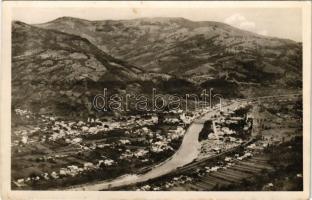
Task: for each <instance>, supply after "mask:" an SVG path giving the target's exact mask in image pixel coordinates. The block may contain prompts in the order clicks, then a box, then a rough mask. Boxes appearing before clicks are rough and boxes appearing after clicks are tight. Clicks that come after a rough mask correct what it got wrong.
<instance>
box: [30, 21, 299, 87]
mask: <svg viewBox="0 0 312 200" xmlns="http://www.w3.org/2000/svg"><path fill="white" fill-rule="evenodd" d="M36 26H38V27H42V28H47V29H54V30H59V31H62V32H66V33H71V34H78V35H80V36H81V37H85V38H87V39H88V40H90V41H91V42H92V43H93V44H94V45H96V46H97V47H98V48H100V49H102V50H104V51H105V52H108V53H109V54H111V55H113V56H116V57H118V58H121V59H123V60H126V61H128V62H129V63H132V64H135V65H137V66H139V67H141V68H142V69H145V70H147V71H154V72H162V73H169V74H175V75H178V76H181V77H184V78H186V79H188V80H190V81H193V82H196V83H203V82H205V81H207V80H211V79H213V78H217V79H219V78H220V79H226V80H229V81H232V82H237V83H246V84H272V83H274V84H278V85H281V86H283V87H298V85H299V87H300V83H296V80H298V79H301V71H302V69H301V63H302V61H301V60H302V55H301V54H302V49H301V48H302V46H301V44H300V43H297V42H294V41H291V40H288V39H279V38H273V37H266V36H262V35H258V34H255V33H252V32H248V31H244V30H240V29H238V28H235V27H232V26H230V25H227V24H224V23H220V22H212V21H200V22H194V21H190V20H187V19H184V18H140V19H133V20H103V21H88V20H82V19H77V18H71V17H62V18H58V19H56V20H54V21H51V22H48V23H44V24H38V25H36ZM285 76H286V77H287V81H286V82H285V81H283V80H282V78H283V77H285Z"/></svg>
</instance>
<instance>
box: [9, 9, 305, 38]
mask: <svg viewBox="0 0 312 200" xmlns="http://www.w3.org/2000/svg"><path fill="white" fill-rule="evenodd" d="M62 16H70V17H78V18H82V19H87V20H108V19H113V20H118V19H134V18H141V17H183V18H186V19H189V20H193V21H218V22H224V23H227V24H230V25H232V26H235V27H238V28H240V29H244V30H248V31H252V32H255V33H258V34H262V35H267V36H273V37H279V38H287V39H291V40H294V41H297V42H301V41H302V10H301V8H300V7H278V8H274V7H255V6H253V7H241V8H238V7H234V8H232V7H229V6H227V7H220V6H219V7H205V6H196V7H192V6H190V7H185V6H181V7H172V6H171V7H170V6H168V7H164V6H162V7H151V6H150V7H142V6H117V7H113V6H109V7H108V6H104V7H103V6H98V7H77V6H76V7H46V6H45V7H44V6H43V7H27V8H26V7H16V8H14V9H13V19H14V20H20V21H23V22H25V23H29V24H37V23H44V22H48V21H51V20H54V19H56V18H58V17H62Z"/></svg>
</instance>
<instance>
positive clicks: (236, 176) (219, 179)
mask: <svg viewBox="0 0 312 200" xmlns="http://www.w3.org/2000/svg"><path fill="white" fill-rule="evenodd" d="M269 160H270V159H269V157H268V156H267V155H258V156H254V157H252V158H249V159H246V160H235V161H234V163H233V165H232V166H229V167H227V168H224V169H220V170H218V171H214V172H210V173H207V174H205V175H203V176H201V177H199V178H198V180H196V181H194V182H192V183H188V184H183V185H178V186H176V187H172V188H171V189H170V190H172V191H177V190H180V191H181V190H183V191H194V190H195V191H211V190H217V189H219V188H226V187H229V186H231V185H234V184H239V183H242V182H243V181H244V180H248V179H250V178H253V177H255V176H259V175H261V174H262V173H263V172H272V171H274V169H273V167H272V166H271V165H270V164H269Z"/></svg>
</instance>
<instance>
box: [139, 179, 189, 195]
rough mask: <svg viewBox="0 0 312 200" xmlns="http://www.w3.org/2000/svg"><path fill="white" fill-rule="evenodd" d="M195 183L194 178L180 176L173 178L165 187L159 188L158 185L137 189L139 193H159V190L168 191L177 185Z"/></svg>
mask: <svg viewBox="0 0 312 200" xmlns="http://www.w3.org/2000/svg"><path fill="white" fill-rule="evenodd" d="M192 181H193V178H192V177H189V176H187V175H179V176H175V177H173V178H171V179H170V180H169V181H167V182H166V183H165V184H164V185H161V186H157V185H148V184H146V185H143V186H141V187H139V188H138V189H137V191H159V190H167V189H169V188H171V187H174V186H176V185H180V184H186V183H190V182H192Z"/></svg>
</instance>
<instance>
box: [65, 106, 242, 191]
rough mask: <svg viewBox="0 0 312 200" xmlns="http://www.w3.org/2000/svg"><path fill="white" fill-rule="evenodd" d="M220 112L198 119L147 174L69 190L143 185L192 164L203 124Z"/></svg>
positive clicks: (213, 112)
mask: <svg viewBox="0 0 312 200" xmlns="http://www.w3.org/2000/svg"><path fill="white" fill-rule="evenodd" d="M239 104H240V103H239V102H235V103H233V104H230V105H227V106H225V107H224V110H227V109H229V110H233V109H234V108H235V107H236V106H238V105H239ZM218 112H219V110H218V109H214V110H212V111H210V112H208V113H206V114H204V115H203V116H201V117H199V118H198V119H196V120H195V121H194V122H193V123H192V124H191V125H190V126H189V128H188V129H187V130H186V133H185V135H184V138H183V140H182V143H181V146H180V148H179V149H178V150H177V151H176V153H175V154H174V155H173V156H172V157H170V158H169V159H167V160H165V161H164V162H162V163H160V164H158V165H156V166H154V167H153V168H152V169H151V170H150V171H148V172H146V173H145V174H130V175H124V176H120V177H118V178H116V179H113V180H110V181H101V182H97V183H89V184H86V185H80V186H73V187H71V188H69V189H68V190H88V191H99V190H107V189H110V188H114V187H120V186H127V185H131V184H136V183H141V182H145V181H147V180H150V179H154V178H157V177H159V176H163V175H165V174H168V173H170V172H172V171H174V170H176V169H177V168H178V167H181V166H184V165H186V164H188V163H190V162H192V161H193V160H194V159H195V158H197V155H198V154H199V151H200V143H199V141H198V136H199V133H200V131H201V130H202V128H203V126H204V124H203V122H205V121H206V120H208V119H211V117H212V116H213V115H216V114H217V113H218Z"/></svg>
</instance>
